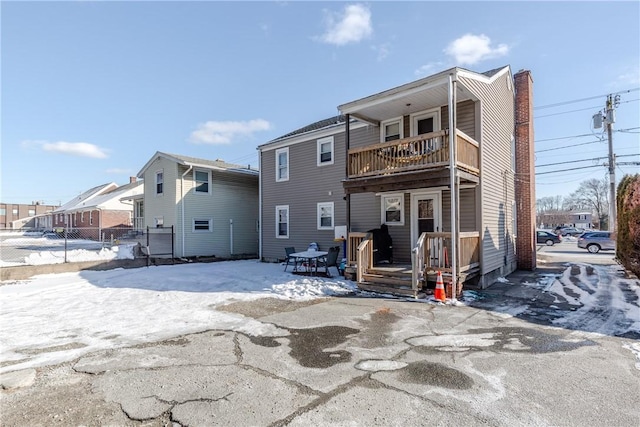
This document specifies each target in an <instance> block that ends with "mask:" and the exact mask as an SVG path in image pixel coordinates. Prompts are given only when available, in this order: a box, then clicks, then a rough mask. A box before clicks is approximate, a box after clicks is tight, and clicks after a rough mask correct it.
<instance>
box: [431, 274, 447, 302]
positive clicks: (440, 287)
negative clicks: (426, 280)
mask: <svg viewBox="0 0 640 427" xmlns="http://www.w3.org/2000/svg"><path fill="white" fill-rule="evenodd" d="M433 297H434V298H435V299H436V300H438V301H442V302H444V301H446V300H447V294H446V293H445V291H444V281H443V280H442V273H441V272H440V271H438V277H437V279H436V291H435V292H434V294H433Z"/></svg>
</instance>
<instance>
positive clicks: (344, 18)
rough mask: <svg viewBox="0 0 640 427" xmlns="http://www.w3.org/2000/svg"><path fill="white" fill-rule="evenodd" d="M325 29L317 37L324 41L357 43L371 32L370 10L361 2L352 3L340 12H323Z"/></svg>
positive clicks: (340, 43)
mask: <svg viewBox="0 0 640 427" xmlns="http://www.w3.org/2000/svg"><path fill="white" fill-rule="evenodd" d="M325 14H326V16H325V26H326V31H325V33H324V34H323V35H321V36H320V37H318V40H320V41H321V42H324V43H329V44H335V45H337V46H343V45H345V44H348V43H358V42H359V41H361V40H363V39H364V38H366V37H369V36H370V35H371V34H372V33H373V28H372V26H371V11H370V10H369V8H368V7H366V6H364V5H362V4H352V5H348V6H346V7H345V8H344V12H343V13H342V14H340V13H336V12H328V11H326V12H325Z"/></svg>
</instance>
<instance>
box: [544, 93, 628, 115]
mask: <svg viewBox="0 0 640 427" xmlns="http://www.w3.org/2000/svg"><path fill="white" fill-rule="evenodd" d="M636 101H640V98H638V99H630V100H628V101H622V102H619V104H628V103H629V102H636ZM594 108H600V106H599V105H596V106H594V107H587V108H580V109H578V110H569V111H561V112H559V113H553V114H545V115H544V116H535V117H534V119H541V118H543V117H552V116H559V115H561V114H569V113H575V112H577V111H586V110H593V109H594Z"/></svg>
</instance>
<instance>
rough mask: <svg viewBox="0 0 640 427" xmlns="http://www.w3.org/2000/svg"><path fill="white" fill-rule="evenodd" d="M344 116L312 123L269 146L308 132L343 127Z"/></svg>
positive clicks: (274, 140) (277, 139)
mask: <svg viewBox="0 0 640 427" xmlns="http://www.w3.org/2000/svg"><path fill="white" fill-rule="evenodd" d="M344 120H345V118H344V116H343V115H342V114H341V115H339V116H333V117H329V118H328V119H323V120H318V121H317V122H315V123H311V124H310V125H307V126H304V127H301V128H300V129H296V130H294V131H293V132H289V133H287V134H285V135H282V136H279V137H277V138H275V139H272V140H271V141H269V142H267V144H270V143H272V142H276V141H279V140H281V139H285V138H289V137H292V136H296V135H301V134H304V133H307V132H313V131H316V130H320V129H324V128H328V127H333V126H336V125H341V124H343V123H344Z"/></svg>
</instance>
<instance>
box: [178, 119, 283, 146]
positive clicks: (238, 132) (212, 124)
mask: <svg viewBox="0 0 640 427" xmlns="http://www.w3.org/2000/svg"><path fill="white" fill-rule="evenodd" d="M269 129H271V124H270V123H269V122H268V121H266V120H263V119H256V120H249V121H245V122H232V121H226V122H216V121H209V122H206V123H203V124H200V125H198V129H196V130H194V131H193V132H191V136H190V138H189V140H190V141H191V142H192V143H194V144H214V145H216V144H230V143H231V142H232V141H233V140H234V139H235V138H238V137H244V136H250V135H251V134H253V133H255V132H259V131H264V130H269Z"/></svg>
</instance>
